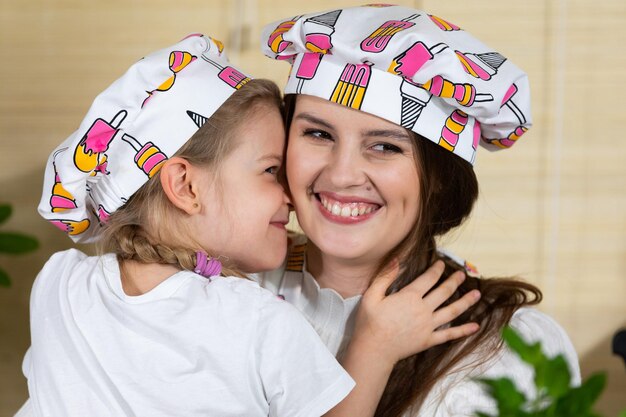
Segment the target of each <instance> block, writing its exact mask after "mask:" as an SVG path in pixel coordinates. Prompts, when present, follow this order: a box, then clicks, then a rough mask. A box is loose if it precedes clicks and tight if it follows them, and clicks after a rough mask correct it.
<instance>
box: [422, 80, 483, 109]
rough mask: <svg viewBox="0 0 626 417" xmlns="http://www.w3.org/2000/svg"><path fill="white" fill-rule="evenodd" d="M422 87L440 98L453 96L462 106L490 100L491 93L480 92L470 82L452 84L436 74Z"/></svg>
mask: <svg viewBox="0 0 626 417" xmlns="http://www.w3.org/2000/svg"><path fill="white" fill-rule="evenodd" d="M423 87H424V88H425V89H427V90H428V91H430V92H431V94H434V95H436V96H438V97H441V98H453V99H455V100H456V101H457V102H458V103H459V104H460V105H462V106H468V107H469V106H471V105H472V104H474V103H475V102H481V101H491V100H493V96H492V95H491V94H480V93H477V92H476V87H474V86H473V85H472V84H454V83H452V82H450V81H448V80H446V79H444V78H443V77H442V76H440V75H437V76H435V77H433V78H432V79H430V80H428V81H426V82H425V83H424V84H423Z"/></svg>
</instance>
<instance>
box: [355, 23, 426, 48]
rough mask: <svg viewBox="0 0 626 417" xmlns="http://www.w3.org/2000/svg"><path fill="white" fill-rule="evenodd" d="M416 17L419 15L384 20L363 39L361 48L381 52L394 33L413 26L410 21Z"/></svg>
mask: <svg viewBox="0 0 626 417" xmlns="http://www.w3.org/2000/svg"><path fill="white" fill-rule="evenodd" d="M418 17H419V15H417V14H414V15H411V16H409V17H407V18H406V19H402V20H388V21H386V22H385V23H383V24H382V25H380V27H379V28H378V29H376V30H375V31H374V32H372V33H371V34H370V35H369V36H368V37H367V38H365V39H363V41H362V42H361V50H363V51H365V52H372V53H378V52H382V51H383V50H384V49H385V48H386V47H387V45H388V44H389V41H391V38H393V36H394V35H395V34H396V33H398V32H400V31H403V30H405V29H408V28H410V27H412V26H415V23H413V22H411V20H414V19H417V18H418Z"/></svg>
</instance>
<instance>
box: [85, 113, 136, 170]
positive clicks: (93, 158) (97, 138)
mask: <svg viewBox="0 0 626 417" xmlns="http://www.w3.org/2000/svg"><path fill="white" fill-rule="evenodd" d="M126 115H127V112H126V110H121V111H119V112H118V113H117V114H116V115H115V116H114V117H113V120H111V123H109V122H107V121H105V120H104V119H101V118H97V119H96V120H95V121H94V122H93V124H92V125H91V127H90V128H89V129H88V130H87V132H86V133H85V135H84V136H83V137H82V139H81V140H80V142H79V143H78V146H76V150H75V151H74V165H76V168H78V169H79V170H80V171H82V172H88V173H91V174H95V173H96V172H101V173H103V174H108V172H107V171H106V159H107V156H106V154H105V152H106V150H107V149H108V148H109V144H110V143H111V141H112V140H113V138H114V137H115V135H116V134H117V132H118V131H119V127H120V125H121V124H122V122H123V121H124V119H125V118H126Z"/></svg>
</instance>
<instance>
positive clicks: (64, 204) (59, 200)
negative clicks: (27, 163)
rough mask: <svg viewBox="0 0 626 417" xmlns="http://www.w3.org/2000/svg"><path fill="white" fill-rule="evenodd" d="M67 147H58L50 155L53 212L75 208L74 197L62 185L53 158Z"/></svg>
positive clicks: (51, 206) (51, 204)
mask: <svg viewBox="0 0 626 417" xmlns="http://www.w3.org/2000/svg"><path fill="white" fill-rule="evenodd" d="M66 150H67V148H63V149H59V150H58V151H56V152H55V153H54V155H53V156H52V167H53V169H54V185H53V186H52V195H51V197H50V208H51V209H52V212H53V213H59V212H62V211H65V210H70V209H73V208H76V199H75V198H74V196H73V195H72V194H70V193H69V191H67V190H66V189H65V187H63V184H62V183H61V178H59V173H58V172H57V167H56V162H55V159H56V157H57V155H58V154H60V153H61V152H64V151H66Z"/></svg>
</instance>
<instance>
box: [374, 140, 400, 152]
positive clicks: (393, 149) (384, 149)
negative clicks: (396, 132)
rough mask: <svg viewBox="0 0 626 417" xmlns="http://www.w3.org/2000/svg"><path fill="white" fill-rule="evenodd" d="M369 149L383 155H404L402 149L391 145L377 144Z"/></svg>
mask: <svg viewBox="0 0 626 417" xmlns="http://www.w3.org/2000/svg"><path fill="white" fill-rule="evenodd" d="M371 149H373V150H374V151H376V152H381V153H384V154H394V153H404V151H403V150H402V148H400V147H398V146H396V145H392V144H391V143H377V144H376V145H373V146H372V147H371Z"/></svg>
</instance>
